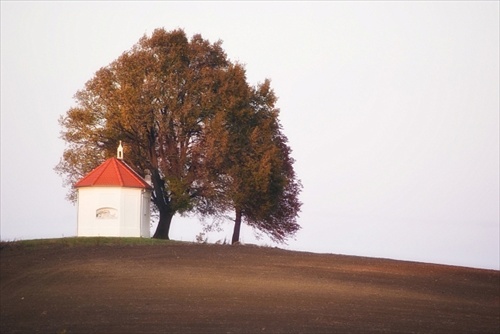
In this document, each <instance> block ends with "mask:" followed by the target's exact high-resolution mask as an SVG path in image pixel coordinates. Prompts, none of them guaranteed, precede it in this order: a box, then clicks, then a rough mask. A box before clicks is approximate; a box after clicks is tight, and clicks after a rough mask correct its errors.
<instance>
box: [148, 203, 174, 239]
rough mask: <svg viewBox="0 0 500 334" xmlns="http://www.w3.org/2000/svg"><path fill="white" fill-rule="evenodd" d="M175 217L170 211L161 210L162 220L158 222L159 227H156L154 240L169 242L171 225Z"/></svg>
mask: <svg viewBox="0 0 500 334" xmlns="http://www.w3.org/2000/svg"><path fill="white" fill-rule="evenodd" d="M173 216H174V215H173V214H172V213H170V210H168V209H164V210H160V219H159V220H158V226H157V227H156V232H155V234H154V235H153V239H165V240H169V238H168V232H169V231H170V224H171V223H172V217H173Z"/></svg>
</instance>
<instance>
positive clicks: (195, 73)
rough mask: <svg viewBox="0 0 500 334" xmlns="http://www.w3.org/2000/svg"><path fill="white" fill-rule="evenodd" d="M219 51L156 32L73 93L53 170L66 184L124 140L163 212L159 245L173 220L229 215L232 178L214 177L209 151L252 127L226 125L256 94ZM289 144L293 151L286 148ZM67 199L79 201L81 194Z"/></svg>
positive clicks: (246, 110) (206, 44)
mask: <svg viewBox="0 0 500 334" xmlns="http://www.w3.org/2000/svg"><path fill="white" fill-rule="evenodd" d="M221 44H222V43H221V42H220V41H218V42H216V43H212V44H211V43H210V42H208V41H207V40H204V39H203V38H202V37H201V35H194V36H193V37H192V38H191V39H190V40H188V38H187V37H186V35H185V33H184V31H182V30H174V31H171V32H167V31H165V30H164V29H157V30H155V31H154V32H153V34H152V35H151V37H149V38H148V37H147V36H144V37H142V38H141V39H140V40H139V42H138V43H137V44H135V45H134V46H133V47H132V48H131V50H129V51H126V52H124V53H123V54H122V55H121V56H120V57H118V58H117V59H116V60H115V61H113V62H112V63H111V64H109V65H108V66H106V67H103V68H101V69H100V70H98V71H97V72H96V73H95V75H94V77H93V78H91V79H90V80H89V81H88V82H87V83H86V84H85V87H84V89H82V90H80V91H78V92H77V93H76V95H75V100H76V102H77V106H76V107H73V108H71V109H69V110H68V112H67V113H66V115H64V116H63V117H61V118H60V120H59V122H60V125H61V127H62V131H61V137H62V138H63V139H64V140H65V141H66V143H67V145H68V146H67V148H66V149H65V151H64V153H63V157H62V159H61V161H60V162H59V164H58V165H57V166H56V168H55V170H56V171H57V172H58V173H59V174H60V175H62V176H63V177H64V178H65V182H66V184H74V183H75V181H76V180H77V179H79V178H81V177H82V176H83V175H84V174H86V173H88V172H89V171H90V170H91V169H92V168H94V167H95V166H97V164H99V163H101V162H102V161H103V160H104V159H106V158H108V157H110V156H113V155H114V153H115V149H116V147H117V144H118V142H119V141H120V140H122V141H123V143H124V144H125V147H124V149H125V160H126V161H127V163H128V164H129V165H131V166H132V167H133V168H134V169H135V170H136V171H138V172H139V173H142V172H144V171H145V170H149V171H150V172H151V175H152V183H153V195H152V202H153V204H154V206H155V208H156V210H157V212H158V213H159V222H158V227H157V229H156V232H155V233H154V236H153V237H154V238H164V239H168V235H169V229H170V225H171V221H172V217H173V216H174V215H175V214H176V213H185V212H199V213H202V214H204V215H209V214H217V213H220V212H222V211H223V210H226V209H227V208H228V203H230V202H231V200H230V198H231V197H230V196H228V195H227V194H225V193H224V192H225V191H227V190H228V187H227V184H228V179H229V178H230V177H231V174H230V173H229V172H226V171H225V170H224V171H222V170H221V171H219V172H215V171H214V167H217V166H218V167H221V168H222V167H223V166H224V165H222V164H214V163H212V160H213V158H214V157H215V156H217V155H216V154H215V153H214V152H213V151H214V150H216V151H217V150H218V149H219V148H218V147H213V146H210V145H211V144H213V143H214V140H213V136H214V135H218V134H220V133H218V132H220V131H219V130H217V131H215V129H218V126H219V128H220V125H224V126H225V127H226V128H227V127H230V128H231V127H235V126H236V125H237V124H239V123H241V124H244V123H245V120H244V119H241V120H240V121H241V122H238V120H237V119H234V120H232V121H231V122H228V119H227V117H229V116H230V115H233V116H234V117H241V115H243V114H244V113H248V114H249V115H252V114H258V112H257V110H252V107H253V106H252V105H251V104H250V103H248V102H249V101H251V100H252V99H253V98H252V97H253V96H254V95H255V94H254V92H255V90H252V88H251V87H250V86H249V85H248V84H247V82H246V78H245V75H244V69H243V67H242V66H240V65H234V64H232V63H231V62H230V61H229V60H228V59H227V56H226V54H225V53H224V51H223V50H222V48H221ZM256 106H257V104H256ZM254 122H257V119H255V120H254ZM252 124H254V123H252ZM255 124H256V123H255ZM249 126H250V125H249ZM251 126H253V125H251ZM228 130H230V132H232V133H236V132H237V129H236V128H235V129H228ZM226 138H227V139H228V140H233V139H234V138H230V137H226ZM235 138H236V137H235ZM242 138H243V137H242V136H240V137H239V139H242ZM227 144H228V145H229V144H230V145H231V146H235V145H233V144H232V143H229V142H228V143H227ZM282 144H283V145H285V147H286V141H285V142H283V143H282ZM228 147H229V146H228ZM241 149H244V147H242V148H241ZM224 152H226V153H230V151H224ZM218 159H220V160H221V161H226V160H227V159H226V158H225V157H219V158H218ZM292 170H293V169H292ZM69 198H70V199H73V200H74V199H75V197H74V192H70V194H69ZM276 205H277V204H276ZM278 211H279V210H278ZM278 211H276V210H275V211H272V210H271V211H268V212H270V213H273V214H276V212H278ZM246 215H247V216H248V217H251V215H250V214H248V213H247V214H246ZM259 217H260V216H259ZM268 219H270V218H268ZM249 221H251V220H249ZM259 221H261V218H259ZM269 223H273V222H272V221H270V222H269ZM257 227H259V226H257Z"/></svg>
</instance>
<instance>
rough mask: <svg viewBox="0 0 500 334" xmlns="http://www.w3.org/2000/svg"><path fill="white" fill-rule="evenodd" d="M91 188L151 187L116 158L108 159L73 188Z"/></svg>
mask: <svg viewBox="0 0 500 334" xmlns="http://www.w3.org/2000/svg"><path fill="white" fill-rule="evenodd" d="M92 186H120V187H129V188H146V189H151V186H150V185H149V184H148V183H147V182H146V181H145V180H144V179H143V178H142V177H141V176H140V175H139V174H137V173H136V172H135V171H134V170H133V169H132V168H131V167H130V166H129V165H127V164H126V163H125V162H123V161H122V160H119V159H117V158H109V159H108V160H106V161H104V162H103V163H102V164H101V165H100V166H99V167H97V168H96V169H94V170H93V171H91V172H90V173H88V174H87V175H85V176H84V177H83V178H82V179H81V180H80V181H78V182H77V183H76V184H75V188H79V187H92Z"/></svg>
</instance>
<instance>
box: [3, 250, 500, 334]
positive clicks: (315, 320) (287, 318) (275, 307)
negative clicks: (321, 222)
mask: <svg viewBox="0 0 500 334" xmlns="http://www.w3.org/2000/svg"><path fill="white" fill-rule="evenodd" d="M0 260H1V270H0V293H1V309H0V310H1V311H0V316H1V317H0V321H1V322H0V332H1V333H120V334H121V333H378V332H383V333H499V332H500V298H499V297H500V272H499V271H495V270H480V269H471V268H463V267H451V266H441V265H432V264H421V263H411V262H401V261H392V260H384V259H373V258H361V257H351V256H339V255H324V254H312V253H304V252H291V251H285V250H281V249H277V248H260V247H252V246H223V245H201V244H184V243H167V244H165V245H159V246H157V245H147V246H146V245H136V246H129V245H115V246H106V245H101V246H95V245H94V246H63V245H53V246H50V247H41V248H31V247H14V246H6V245H3V249H2V250H1V252H0Z"/></svg>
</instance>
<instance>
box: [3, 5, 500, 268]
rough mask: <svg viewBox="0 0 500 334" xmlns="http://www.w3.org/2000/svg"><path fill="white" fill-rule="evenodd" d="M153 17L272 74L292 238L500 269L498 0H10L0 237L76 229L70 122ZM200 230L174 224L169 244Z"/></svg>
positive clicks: (254, 78) (154, 23)
mask: <svg viewBox="0 0 500 334" xmlns="http://www.w3.org/2000/svg"><path fill="white" fill-rule="evenodd" d="M156 28H165V29H166V30H172V29H176V28H182V29H184V30H185V32H186V33H187V35H188V36H192V35H193V34H196V33H201V34H202V36H203V37H204V38H206V39H209V40H210V41H211V42H215V41H217V40H219V39H220V40H222V41H223V48H224V50H225V51H226V52H227V54H228V56H229V58H230V59H231V60H233V61H238V62H241V63H244V64H245V65H246V70H247V76H248V81H249V82H250V83H251V84H257V83H258V82H262V81H263V80H264V79H265V78H269V79H271V80H272V87H273V88H274V90H275V93H276V95H277V96H278V97H279V101H278V107H279V108H280V109H281V114H280V120H281V122H282V124H283V128H284V129H283V131H284V133H285V134H286V135H287V136H288V138H289V144H290V146H291V147H292V149H293V157H294V158H295V159H296V163H295V169H296V172H297V174H298V177H299V178H300V179H301V180H302V183H303V185H304V189H303V192H302V194H301V200H302V202H303V203H304V205H303V210H302V212H301V214H300V219H299V223H300V224H301V226H302V229H301V231H300V232H299V233H298V234H297V235H296V238H295V239H294V240H290V241H289V242H288V245H279V247H282V248H287V249H293V250H302V251H311V252H322V253H334V254H349V255H361V256H370V257H384V258H392V259H401V260H412V261H419V262H432V263H441V264H452V265H462V266H470V267H479V268H493V269H500V263H499V262H500V259H499V252H500V251H499V238H500V237H499V234H500V231H499V225H500V224H499V203H500V199H499V189H500V186H499V160H500V159H499V123H500V122H499V110H500V106H499V104H500V103H499V91H500V87H499V73H500V69H499V40H500V36H499V30H500V28H499V2H498V1H486V2H480V1H471V2H468V1H457V2H453V1H441V2H432V1H421V2H410V1H399V2H398V1H389V2H361V1H355V2H347V1H338V2H311V1H308V2H285V1H279V2H260V1H259V2H250V1H247V2H208V1H202V2H184V1H183V2H147V1H141V2H131V1H128V2H117V1H113V2H100V1H99V2H98V1H95V2H94V1H89V2H83V1H80V2H63V1H58V2H42V1H36V2H18V1H12V2H10V1H9V2H6V1H2V2H1V229H0V232H1V239H2V240H16V239H34V238H52V237H68V236H74V235H76V208H75V206H74V205H73V204H71V203H70V202H68V201H66V200H65V194H66V192H67V189H65V188H63V186H62V180H61V178H60V177H59V176H58V175H57V174H56V173H55V172H54V171H53V168H54V166H55V165H56V164H57V163H58V161H59V159H60V157H61V155H62V152H63V150H64V142H62V141H61V140H60V139H59V131H60V127H59V125H58V122H57V120H58V118H59V116H60V115H63V114H64V113H65V112H66V111H67V110H68V109H69V108H70V107H71V106H73V105H74V100H73V95H74V94H75V93H76V91H77V90H79V89H81V88H83V86H84V84H85V82H86V81H87V80H89V79H90V78H91V77H92V76H93V75H94V73H95V72H96V71H97V70H98V69H99V68H100V67H102V66H106V65H108V64H109V63H110V62H111V61H113V60H115V59H116V58H117V57H118V56H120V54H121V53H122V52H123V51H126V50H128V49H130V48H131V47H132V46H133V45H134V44H135V43H136V42H137V41H138V40H139V38H141V37H142V36H143V35H144V34H147V35H150V34H151V33H152V31H153V30H154V29H156ZM125 158H126V157H125ZM201 230H202V226H201V225H200V224H199V223H197V222H196V219H195V218H186V219H180V218H178V217H175V218H174V221H173V223H172V229H171V237H172V238H173V239H176V240H184V241H194V240H195V236H196V235H197V234H198V233H200V232H201ZM231 233H232V226H231V225H230V224H227V225H225V230H224V232H222V233H219V234H215V235H214V234H209V241H211V242H214V241H216V240H217V239H221V238H224V237H227V238H228V239H230V236H231ZM242 233H243V234H242V240H243V241H244V242H247V243H261V244H265V245H272V246H274V244H272V243H271V242H270V241H268V240H267V239H265V238H264V239H262V240H260V241H256V240H255V238H254V236H253V235H254V233H253V232H252V230H251V229H249V228H244V229H243V231H242Z"/></svg>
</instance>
